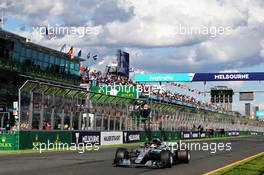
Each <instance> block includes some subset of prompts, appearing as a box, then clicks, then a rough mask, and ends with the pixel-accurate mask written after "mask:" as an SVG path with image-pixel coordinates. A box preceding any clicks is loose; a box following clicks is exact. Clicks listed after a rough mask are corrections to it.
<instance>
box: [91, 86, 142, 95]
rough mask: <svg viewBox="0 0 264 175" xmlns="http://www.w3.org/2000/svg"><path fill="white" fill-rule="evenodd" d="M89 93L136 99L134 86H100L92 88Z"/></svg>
mask: <svg viewBox="0 0 264 175" xmlns="http://www.w3.org/2000/svg"><path fill="white" fill-rule="evenodd" d="M90 91H91V92H96V93H101V94H105V95H112V96H118V97H126V98H138V93H137V87H136V86H122V85H115V84H113V85H100V86H93V87H91V89H90Z"/></svg>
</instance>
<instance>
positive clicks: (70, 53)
mask: <svg viewBox="0 0 264 175" xmlns="http://www.w3.org/2000/svg"><path fill="white" fill-rule="evenodd" d="M67 54H69V55H72V54H73V46H71V48H70V50H69V51H68V53H67Z"/></svg>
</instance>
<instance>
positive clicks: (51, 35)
mask: <svg viewBox="0 0 264 175" xmlns="http://www.w3.org/2000/svg"><path fill="white" fill-rule="evenodd" d="M46 37H47V38H48V39H52V38H56V34H55V32H50V31H49V29H48V27H46Z"/></svg>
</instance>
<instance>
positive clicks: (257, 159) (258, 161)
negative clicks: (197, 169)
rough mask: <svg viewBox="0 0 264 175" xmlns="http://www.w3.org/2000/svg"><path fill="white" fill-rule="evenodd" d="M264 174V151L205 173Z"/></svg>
mask: <svg viewBox="0 0 264 175" xmlns="http://www.w3.org/2000/svg"><path fill="white" fill-rule="evenodd" d="M262 174H264V152H261V153H259V154H256V155H254V156H250V157H248V158H245V159H243V160H240V161H237V162H234V163H232V164H230V165H227V166H224V167H222V168H219V169H216V170H214V171H211V172H208V173H205V174H204V175H262Z"/></svg>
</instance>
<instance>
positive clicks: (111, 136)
mask: <svg viewBox="0 0 264 175" xmlns="http://www.w3.org/2000/svg"><path fill="white" fill-rule="evenodd" d="M115 144H123V132H122V131H121V132H101V145H115Z"/></svg>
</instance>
